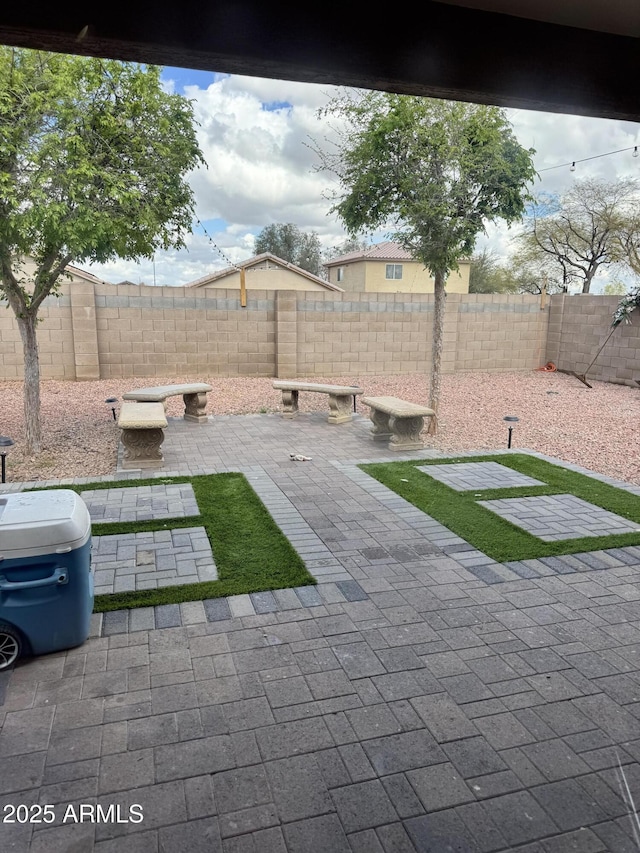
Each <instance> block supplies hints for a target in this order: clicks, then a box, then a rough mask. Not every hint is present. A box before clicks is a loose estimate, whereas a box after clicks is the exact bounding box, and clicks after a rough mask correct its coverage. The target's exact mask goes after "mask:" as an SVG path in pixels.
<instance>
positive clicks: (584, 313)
mask: <svg viewBox="0 0 640 853" xmlns="http://www.w3.org/2000/svg"><path fill="white" fill-rule="evenodd" d="M619 301H620V297H619V296H597V295H593V296H592V295H591V294H584V295H583V294H580V295H577V296H564V295H563V296H553V297H552V298H551V314H550V319H549V340H548V346H547V359H548V360H549V361H553V362H554V364H555V365H556V366H557V367H558V368H559V369H560V370H571V371H574V372H575V373H578V374H584V373H585V372H586V371H588V373H587V377H588V378H591V379H596V380H601V381H603V382H618V383H622V384H625V385H633V386H634V387H635V386H636V382H635V381H634V380H636V379H640V312H639V311H638V310H636V311H635V312H633V313H632V314H631V323H630V324H627V323H624V324H622V325H620V326H618V327H617V328H616V329H615V331H613V333H612V332H611V328H612V327H611V321H612V319H613V313H614V311H615V309H616V307H617V305H618V302H619ZM601 347H602V350H601V352H600V353H599V354H598V351H599V350H600V348H601ZM596 356H597V358H596ZM594 358H595V359H596V360H595V362H594V363H593V364H592V362H593V360H594Z"/></svg>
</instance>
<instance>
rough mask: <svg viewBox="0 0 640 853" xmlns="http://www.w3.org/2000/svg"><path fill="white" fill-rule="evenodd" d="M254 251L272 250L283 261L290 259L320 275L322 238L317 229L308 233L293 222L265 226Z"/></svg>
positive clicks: (257, 239)
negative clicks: (316, 231)
mask: <svg viewBox="0 0 640 853" xmlns="http://www.w3.org/2000/svg"><path fill="white" fill-rule="evenodd" d="M254 251H255V253H256V255H261V254H262V253H263V252H271V254H272V255H276V257H278V258H282V260H283V261H289V263H291V264H295V265H296V266H297V267H301V268H302V269H303V270H307V272H310V273H313V275H320V269H321V266H322V250H321V248H320V238H319V237H318V235H317V234H316V233H315V231H311V232H310V233H308V234H307V233H306V232H304V231H301V230H300V229H299V228H298V226H297V225H294V224H293V223H292V222H287V223H284V222H277V223H275V224H274V225H267V226H266V227H265V228H263V229H262V231H261V232H260V233H259V234H258V236H257V237H256V241H255V249H254Z"/></svg>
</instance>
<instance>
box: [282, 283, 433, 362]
mask: <svg viewBox="0 0 640 853" xmlns="http://www.w3.org/2000/svg"><path fill="white" fill-rule="evenodd" d="M297 309H298V311H297V313H298V322H297V338H298V339H297V372H298V375H299V376H332V375H333V376H352V377H357V376H359V375H361V374H374V373H404V372H409V373H414V372H417V371H423V370H426V369H427V366H428V364H429V363H430V359H431V335H432V323H433V296H432V295H428V294H411V295H409V294H401V293H344V294H333V293H312V292H306V293H298V294H297Z"/></svg>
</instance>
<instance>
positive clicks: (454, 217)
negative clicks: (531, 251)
mask: <svg viewBox="0 0 640 853" xmlns="http://www.w3.org/2000/svg"><path fill="white" fill-rule="evenodd" d="M323 114H324V115H329V116H337V117H338V118H339V119H340V120H341V121H342V122H343V126H344V130H343V132H342V137H341V143H340V144H339V146H338V150H337V152H334V153H327V152H323V151H318V153H319V155H320V157H321V162H322V167H323V168H325V169H328V170H330V171H333V172H334V173H335V174H336V175H337V176H338V179H339V183H340V190H339V191H338V193H337V195H336V198H335V204H334V206H333V211H334V212H336V213H337V214H338V216H339V217H340V219H341V220H342V221H343V222H344V224H345V226H346V227H347V228H348V229H349V232H350V233H352V234H356V233H358V232H362V231H366V230H376V229H379V228H387V229H389V230H390V237H391V239H393V240H395V241H397V242H399V243H401V244H402V245H403V246H404V247H405V248H406V249H407V250H408V251H410V252H411V254H412V255H413V257H415V258H417V259H419V260H421V261H422V262H423V263H424V265H425V267H426V268H427V269H429V270H430V271H431V272H432V273H433V274H434V275H436V274H437V273H440V274H442V275H443V276H444V277H445V278H446V276H447V274H448V273H449V272H450V271H451V270H455V269H457V268H458V259H459V258H460V257H464V256H469V255H470V254H471V253H472V251H473V249H474V246H475V243H476V239H477V237H478V235H479V234H480V233H482V232H483V231H484V229H485V226H486V223H487V222H494V221H497V220H498V219H502V220H504V221H506V222H507V223H511V222H514V221H516V220H519V219H520V218H521V217H522V215H523V213H524V209H525V207H524V205H525V200H526V198H527V192H526V186H527V184H528V183H529V182H531V181H532V180H533V178H534V177H535V171H534V168H533V164H532V155H533V153H534V152H533V151H532V150H528V151H527V150H525V149H524V148H522V147H521V146H520V144H519V143H518V141H517V140H516V138H515V136H514V134H513V132H512V130H511V126H510V124H509V122H508V120H507V117H506V114H505V112H504V111H503V110H501V109H498V108H497V107H487V106H480V105H474V104H465V103H460V102H456V101H441V100H434V99H430V98H419V97H414V96H409V95H396V94H389V93H385V92H368V93H364V94H360V95H357V96H351V95H346V96H342V97H339V98H337V99H334V100H333V101H332V102H331V103H330V104H329V106H328V107H327V108H326V110H325V111H324V113H323Z"/></svg>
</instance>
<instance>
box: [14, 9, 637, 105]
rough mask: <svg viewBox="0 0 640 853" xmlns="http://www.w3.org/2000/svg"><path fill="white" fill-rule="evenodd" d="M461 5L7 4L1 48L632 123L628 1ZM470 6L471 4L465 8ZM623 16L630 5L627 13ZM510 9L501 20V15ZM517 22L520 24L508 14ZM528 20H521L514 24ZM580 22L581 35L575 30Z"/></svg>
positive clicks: (632, 42) (633, 36) (633, 30)
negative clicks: (413, 8)
mask: <svg viewBox="0 0 640 853" xmlns="http://www.w3.org/2000/svg"><path fill="white" fill-rule="evenodd" d="M463 2H464V3H465V5H464V6H463V5H459V0H449V2H428V0H425V2H423V3H422V4H421V6H420V20H418V19H416V20H412V19H411V17H410V15H409V14H408V13H405V12H399V13H398V12H394V13H393V19H392V20H389V16H390V15H391V13H389V12H387V13H385V14H381V13H375V12H373V11H372V8H373V7H371V5H370V4H366V6H365V4H363V3H360V2H355V3H352V4H350V5H349V7H348V14H349V18H347V13H346V10H344V11H343V12H342V13H340V15H339V17H338V16H337V15H336V14H335V13H333V12H332V10H331V9H330V7H325V8H326V9H327V11H323V10H322V8H321V7H320V8H319V7H317V6H310V5H309V4H307V5H306V6H305V4H299V3H295V4H293V3H290V2H275V0H272V2H270V3H262V2H258V0H244V1H243V2H214V3H202V0H182V2H181V3H178V4H176V3H173V2H168V0H157V2H155V3H153V4H147V3H144V4H142V3H136V2H133V3H131V4H128V6H127V7H126V11H125V10H123V9H122V8H121V7H119V6H117V5H114V4H93V5H92V6H91V8H90V10H87V11H84V10H82V9H81V8H80V7H78V6H77V4H75V3H74V4H68V3H67V4H65V3H62V4H46V5H45V4H40V3H38V2H36V3H34V4H18V3H5V4H4V5H3V7H2V9H0V42H2V43H3V44H6V45H13V46H18V47H27V48H35V49H43V50H53V51H58V52H63V53H75V54H84V55H88V56H103V57H109V58H114V59H122V60H130V61H138V62H148V63H155V64H159V65H168V66H178V67H187V68H195V69H201V70H211V71H217V72H221V73H231V74H246V75H251V76H260V77H271V78H280V79H291V80H298V81H302V82H312V83H320V84H325V85H326V84H341V85H349V86H358V87H364V88H371V89H380V90H387V91H395V92H400V93H408V94H417V95H426V96H431V97H441V98H452V99H456V100H464V101H470V102H474V103H488V104H496V105H500V106H511V107H520V108H524V109H536V110H545V111H551V112H567V113H574V114H579V115H591V116H600V117H604V118H613V119H626V120H630V121H638V120H640V97H639V96H638V82H637V81H638V79H640V73H639V72H640V50H639V49H638V48H639V46H640V45H639V41H638V35H640V6H637V4H635V3H629V2H628V0H608V2H606V3H604V2H600V0H582V2H581V1H580V0H576V2H568V0H564V2H563V3H560V4H558V3H557V2H556V3H554V2H553V0H536V2H535V3H534V2H532V0H463ZM469 7H475V8H469ZM632 7H633V8H632ZM504 12H511V14H504ZM515 15H518V16H519V17H516V16H515ZM524 15H528V17H523V16H524ZM585 27H586V28H585Z"/></svg>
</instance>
